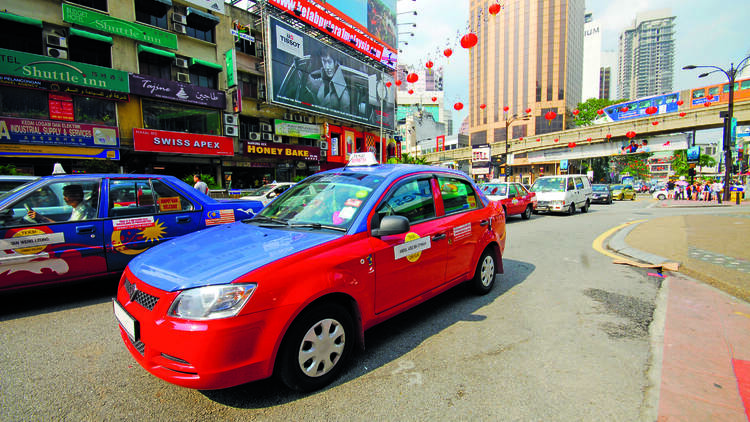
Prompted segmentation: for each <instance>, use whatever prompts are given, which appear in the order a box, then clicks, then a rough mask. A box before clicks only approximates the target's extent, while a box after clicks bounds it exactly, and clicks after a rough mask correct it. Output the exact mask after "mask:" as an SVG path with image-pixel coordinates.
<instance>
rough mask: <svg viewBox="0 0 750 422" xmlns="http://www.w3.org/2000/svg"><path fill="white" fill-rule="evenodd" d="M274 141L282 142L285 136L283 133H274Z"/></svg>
mask: <svg viewBox="0 0 750 422" xmlns="http://www.w3.org/2000/svg"><path fill="white" fill-rule="evenodd" d="M273 141H274V142H279V143H281V142H283V141H284V138H282V137H281V135H273Z"/></svg>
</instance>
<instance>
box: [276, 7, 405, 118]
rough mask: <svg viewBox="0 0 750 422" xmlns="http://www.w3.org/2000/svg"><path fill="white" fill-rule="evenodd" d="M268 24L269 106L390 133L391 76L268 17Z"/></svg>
mask: <svg viewBox="0 0 750 422" xmlns="http://www.w3.org/2000/svg"><path fill="white" fill-rule="evenodd" d="M269 25H270V28H269V33H270V35H271V36H270V51H271V60H270V61H268V63H270V65H271V68H270V75H271V83H270V84H269V90H270V93H269V98H270V100H271V101H272V102H274V103H277V104H283V105H286V106H290V107H295V108H299V109H303V110H306V111H310V112H314V113H320V114H325V115H327V116H331V117H334V118H338V119H342V120H347V121H351V122H355V123H360V124H364V125H369V126H372V127H380V126H381V123H382V127H383V128H384V129H391V130H392V129H394V127H395V112H394V110H395V101H394V99H395V97H394V96H395V86H394V85H393V76H392V75H390V74H387V73H385V72H381V71H379V70H377V69H375V68H374V67H372V66H369V65H367V64H365V63H362V62H361V61H359V60H357V59H355V58H353V57H351V56H348V55H346V54H344V53H343V52H341V51H339V50H337V49H335V48H333V47H331V46H329V45H326V44H323V43H322V42H320V41H318V40H316V39H314V38H311V37H309V36H307V35H303V34H302V33H301V32H299V31H297V30H296V29H294V28H292V27H291V26H289V25H287V24H285V23H283V22H281V21H280V20H278V19H275V18H270V19H269ZM388 85H389V86H388ZM381 106H382V107H381Z"/></svg>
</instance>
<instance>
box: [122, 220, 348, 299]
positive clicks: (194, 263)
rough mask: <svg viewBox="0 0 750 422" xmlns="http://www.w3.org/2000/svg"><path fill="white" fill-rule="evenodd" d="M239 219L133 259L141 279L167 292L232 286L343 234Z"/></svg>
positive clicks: (133, 270)
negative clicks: (260, 224) (235, 282)
mask: <svg viewBox="0 0 750 422" xmlns="http://www.w3.org/2000/svg"><path fill="white" fill-rule="evenodd" d="M341 236H342V234H340V233H335V234H331V233H325V232H319V231H292V230H284V229H276V228H265V227H259V226H257V225H255V224H246V223H234V224H225V225H221V226H217V227H213V228H210V229H206V230H201V231H198V232H195V233H191V234H188V235H185V236H182V237H179V238H177V239H174V240H171V241H169V242H166V243H163V244H161V245H159V246H157V247H154V248H152V249H150V250H148V251H146V252H144V253H143V254H141V255H139V256H137V257H136V258H135V259H133V260H132V261H130V264H129V265H128V266H129V268H130V271H131V272H132V273H133V275H135V276H136V277H137V278H138V279H139V280H141V281H143V282H145V283H147V284H149V285H151V286H154V287H156V288H158V289H161V290H164V291H169V292H172V291H177V290H184V289H190V288H193V287H201V286H209V285H216V284H227V283H231V282H232V281H234V280H236V279H237V278H238V277H240V276H242V275H244V274H246V273H248V272H250V271H252V270H255V269H257V268H260V267H262V266H264V265H266V264H269V263H271V262H273V261H276V260H278V259H280V258H284V257H286V256H289V255H291V254H294V253H297V252H300V251H303V250H305V249H308V248H312V247H314V246H317V245H320V244H323V243H325V242H328V241H330V240H333V239H337V238H339V237H341Z"/></svg>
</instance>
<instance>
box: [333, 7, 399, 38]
mask: <svg viewBox="0 0 750 422" xmlns="http://www.w3.org/2000/svg"><path fill="white" fill-rule="evenodd" d="M323 7H325V8H326V9H328V10H330V11H331V12H333V13H334V14H337V15H344V16H348V17H349V18H351V19H353V20H354V21H356V22H357V23H358V24H359V25H361V26H362V27H364V28H366V29H367V32H369V33H370V34H371V35H373V36H374V37H376V38H377V39H379V40H380V41H382V42H383V43H385V44H387V45H389V46H391V47H393V48H396V45H397V44H398V40H397V38H396V37H397V35H398V30H397V27H396V0H328V1H326V2H325V3H324V4H323Z"/></svg>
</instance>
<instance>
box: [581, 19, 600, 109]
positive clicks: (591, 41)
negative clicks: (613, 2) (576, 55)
mask: <svg viewBox="0 0 750 422" xmlns="http://www.w3.org/2000/svg"><path fill="white" fill-rule="evenodd" d="M601 76H602V33H601V29H600V27H599V21H596V20H594V18H593V16H592V14H591V13H586V15H585V16H584V25H583V83H582V84H581V90H582V91H581V99H582V100H584V101H585V100H587V99H589V98H601V85H600V81H601Z"/></svg>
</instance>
